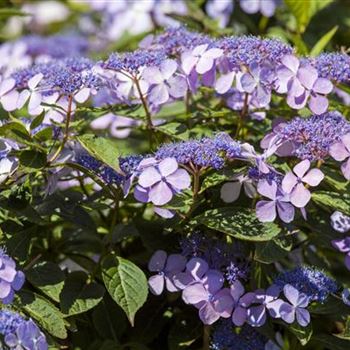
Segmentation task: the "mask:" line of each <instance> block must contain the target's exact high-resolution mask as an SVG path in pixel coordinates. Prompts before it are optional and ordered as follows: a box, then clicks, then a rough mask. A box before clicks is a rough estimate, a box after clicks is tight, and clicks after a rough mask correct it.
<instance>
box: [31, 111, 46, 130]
mask: <svg viewBox="0 0 350 350" xmlns="http://www.w3.org/2000/svg"><path fill="white" fill-rule="evenodd" d="M44 117H45V112H42V113H41V114H39V115H38V116H36V117H35V118H34V119H33V121H32V122H31V123H30V130H33V129H35V128H37V127H38V126H40V125H41V124H42V122H43V120H44Z"/></svg>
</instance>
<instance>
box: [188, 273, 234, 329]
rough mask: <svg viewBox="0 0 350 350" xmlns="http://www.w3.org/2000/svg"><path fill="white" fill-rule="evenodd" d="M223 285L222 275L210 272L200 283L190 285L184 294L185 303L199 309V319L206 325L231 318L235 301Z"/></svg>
mask: <svg viewBox="0 0 350 350" xmlns="http://www.w3.org/2000/svg"><path fill="white" fill-rule="evenodd" d="M223 284H224V276H223V275H222V273H220V272H219V271H216V270H209V271H207V273H206V274H205V275H204V276H203V278H202V279H201V280H200V281H198V282H194V283H191V284H189V285H188V286H187V287H186V288H185V289H184V290H183V292H182V299H183V300H184V302H185V303H186V304H191V305H194V306H195V307H196V308H197V309H199V318H200V319H201V320H202V322H203V323H204V324H213V323H214V322H215V321H217V320H218V319H219V318H220V317H224V318H229V317H230V316H231V313H232V308H233V299H232V297H231V295H230V290H229V289H228V288H222V287H223Z"/></svg>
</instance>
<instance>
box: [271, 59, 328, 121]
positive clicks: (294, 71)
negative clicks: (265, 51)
mask: <svg viewBox="0 0 350 350" xmlns="http://www.w3.org/2000/svg"><path fill="white" fill-rule="evenodd" d="M281 62H282V65H281V66H280V67H279V68H278V69H277V76H278V82H277V92H279V93H286V92H288V96H287V103H288V105H289V106H290V107H292V108H295V109H301V108H303V107H304V106H305V105H306V103H307V101H308V99H309V98H310V99H309V107H310V109H311V111H312V112H313V113H315V114H322V113H324V112H326V110H327V108H328V100H327V98H326V97H325V95H327V94H329V93H330V92H331V91H332V89H333V85H332V83H331V82H330V81H329V80H328V79H325V78H319V77H318V73H317V70H316V69H315V68H313V67H312V66H311V65H301V64H300V61H299V59H298V58H297V57H295V56H293V55H286V56H284V57H283V58H282V60H281Z"/></svg>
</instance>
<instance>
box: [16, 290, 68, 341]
mask: <svg viewBox="0 0 350 350" xmlns="http://www.w3.org/2000/svg"><path fill="white" fill-rule="evenodd" d="M17 295H18V301H19V304H20V306H21V307H22V308H23V310H25V311H26V312H27V313H28V314H29V316H30V317H32V318H33V319H35V320H37V321H38V323H39V324H40V325H41V326H42V327H43V328H44V329H45V330H46V331H47V332H48V333H50V334H51V335H53V336H54V337H57V338H59V339H65V338H67V331H66V328H65V325H64V319H63V315H62V314H61V312H60V311H59V310H58V309H57V308H56V307H55V306H54V305H53V304H51V303H50V302H49V301H48V300H46V299H44V298H43V297H41V296H40V295H38V294H35V293H32V292H30V291H25V290H21V291H20V292H18V294H17Z"/></svg>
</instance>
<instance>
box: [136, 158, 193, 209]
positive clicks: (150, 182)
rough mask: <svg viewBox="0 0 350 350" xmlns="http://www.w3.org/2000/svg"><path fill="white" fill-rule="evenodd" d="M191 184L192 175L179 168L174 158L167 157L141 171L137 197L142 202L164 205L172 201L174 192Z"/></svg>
mask: <svg viewBox="0 0 350 350" xmlns="http://www.w3.org/2000/svg"><path fill="white" fill-rule="evenodd" d="M190 185H191V178H190V175H189V174H188V173H187V171H186V170H185V169H179V166H178V164H177V161H176V160H175V159H174V158H165V159H164V160H162V161H161V162H160V163H159V164H157V165H151V166H149V167H147V168H146V169H145V170H143V171H142V172H141V174H140V175H139V179H138V186H136V188H135V198H136V199H138V200H140V201H141V202H152V203H153V204H155V205H164V204H166V203H168V202H170V201H171V199H172V198H173V195H174V193H177V192H180V191H181V190H184V189H186V188H189V187H190Z"/></svg>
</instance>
